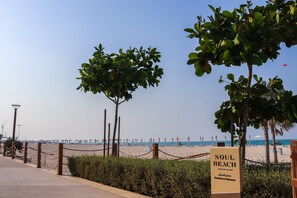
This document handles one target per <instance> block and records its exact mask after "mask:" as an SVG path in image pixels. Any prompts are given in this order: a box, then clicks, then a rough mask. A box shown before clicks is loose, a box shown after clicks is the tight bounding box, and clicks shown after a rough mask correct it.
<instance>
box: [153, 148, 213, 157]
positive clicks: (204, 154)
mask: <svg viewBox="0 0 297 198" xmlns="http://www.w3.org/2000/svg"><path fill="white" fill-rule="evenodd" d="M158 150H159V151H160V152H161V153H163V154H165V155H168V156H170V157H174V158H178V160H181V159H190V158H198V157H204V156H207V155H209V154H210V153H199V154H195V155H190V156H185V157H184V156H177V155H172V154H169V153H167V152H165V151H162V150H160V149H158Z"/></svg>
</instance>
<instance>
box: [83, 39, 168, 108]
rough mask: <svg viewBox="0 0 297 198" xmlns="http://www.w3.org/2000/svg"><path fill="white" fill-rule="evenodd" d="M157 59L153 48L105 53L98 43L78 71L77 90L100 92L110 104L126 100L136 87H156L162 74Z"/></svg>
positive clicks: (157, 55)
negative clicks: (78, 83)
mask: <svg viewBox="0 0 297 198" xmlns="http://www.w3.org/2000/svg"><path fill="white" fill-rule="evenodd" d="M160 57H161V55H160V53H159V52H158V51H157V49H156V48H148V49H143V48H142V47H140V49H137V48H133V49H132V48H130V49H128V50H126V52H123V50H122V49H120V50H119V53H118V54H116V53H111V54H107V53H105V52H104V48H103V46H102V45H101V44H100V45H99V46H98V47H95V52H94V54H93V57H92V58H91V59H89V62H88V63H83V64H82V68H81V69H79V73H80V77H79V78H78V79H80V80H81V84H80V85H79V87H78V88H77V89H82V90H83V91H84V92H87V91H91V92H92V93H94V94H96V93H101V92H102V93H104V94H105V95H106V97H108V98H109V99H110V100H112V101H113V102H114V103H116V102H117V101H119V102H123V101H128V100H130V99H131V98H132V92H134V91H135V90H136V89H137V88H138V87H139V86H142V87H144V88H147V87H148V86H155V85H158V84H159V82H160V80H159V79H160V78H161V76H162V75H163V70H162V68H160V67H159V66H158V65H157V63H158V62H160ZM120 99H122V100H121V101H120Z"/></svg>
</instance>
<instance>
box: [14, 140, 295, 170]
mask: <svg viewBox="0 0 297 198" xmlns="http://www.w3.org/2000/svg"><path fill="white" fill-rule="evenodd" d="M210 148H211V146H164V147H159V158H160V159H177V158H178V157H187V156H192V155H197V154H202V153H209V152H210ZM246 148H247V150H246V159H249V160H253V161H257V162H265V147H264V146H247V147H246ZM102 149H103V146H102V145H87V144H64V149H63V156H64V158H63V163H64V166H63V174H66V175H68V174H70V172H69V170H68V168H67V165H66V164H67V157H69V156H78V155H94V154H95V155H103V151H102ZM36 150H37V144H36V143H29V145H28V157H27V158H28V162H30V163H33V164H36V161H37V151H36ZM41 150H42V154H41V167H42V168H46V169H48V170H55V171H56V170H57V161H58V144H42V146H41ZM277 151H278V161H279V162H291V159H290V154H291V151H290V147H289V146H277ZM110 153H111V151H110ZM22 155H23V154H22V153H17V156H19V158H20V159H21V158H22ZM152 155H153V154H152V151H151V148H150V147H149V146H121V147H120V156H123V157H134V158H136V157H137V158H152ZM192 159H193V160H208V159H209V155H206V156H203V157H199V158H192ZM270 159H271V162H273V151H272V146H270Z"/></svg>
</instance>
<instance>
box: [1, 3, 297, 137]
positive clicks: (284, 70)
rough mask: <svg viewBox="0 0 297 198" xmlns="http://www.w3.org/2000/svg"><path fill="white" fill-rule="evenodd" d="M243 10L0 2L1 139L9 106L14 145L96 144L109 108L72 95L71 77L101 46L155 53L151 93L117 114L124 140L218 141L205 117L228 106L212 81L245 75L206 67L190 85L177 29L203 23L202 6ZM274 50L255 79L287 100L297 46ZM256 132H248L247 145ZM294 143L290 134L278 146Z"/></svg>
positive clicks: (188, 43)
mask: <svg viewBox="0 0 297 198" xmlns="http://www.w3.org/2000/svg"><path fill="white" fill-rule="evenodd" d="M243 2H245V1H233V0H226V1H219V0H212V1H210V0H208V1H197V0H187V1H173V0H162V1H160V0H150V1H139V0H128V1H121V0H108V1H107V0H106V1H103V0H93V1H91V0H26V1H23V0H1V1H0V19H1V23H0V24H1V31H0V43H1V45H0V90H1V98H0V110H1V111H0V124H4V123H6V124H5V126H4V132H5V134H6V135H7V136H11V134H12V125H13V108H12V107H11V104H13V103H17V104H20V105H22V106H21V107H20V109H19V110H18V120H17V124H20V125H21V127H17V131H16V135H19V132H20V138H21V139H35V140H38V139H95V138H96V139H102V137H103V136H102V131H103V111H104V109H107V113H108V121H109V122H111V123H112V122H113V115H114V105H113V103H111V101H109V100H108V99H107V98H106V97H105V96H104V95H100V94H98V95H94V94H92V93H83V92H81V91H77V90H76V88H77V87H78V85H79V84H80V81H79V80H77V79H76V77H78V76H79V73H78V69H79V68H80V67H81V64H82V63H84V62H87V61H88V59H89V58H91V57H92V54H93V52H94V47H95V46H98V44H99V43H102V44H103V46H104V47H105V51H106V52H107V53H111V52H117V51H118V49H119V48H123V49H127V48H129V47H130V46H131V47H137V48H138V47H140V46H144V47H146V48H147V47H150V46H152V47H156V48H157V49H158V50H159V51H160V52H161V55H162V57H161V63H160V66H161V67H162V68H163V69H164V76H163V78H162V80H161V82H160V85H159V87H154V88H148V89H142V88H139V89H138V90H137V91H136V92H135V93H134V95H133V99H132V100H130V101H129V102H127V103H124V104H122V105H121V106H120V115H121V119H122V127H121V129H122V137H123V138H139V139H140V138H144V139H148V138H158V137H160V138H165V137H166V138H171V137H180V138H181V139H182V140H186V138H187V137H188V136H189V137H191V139H196V140H199V137H200V136H204V137H205V139H206V140H210V139H211V136H216V135H217V136H218V137H219V138H223V137H224V136H225V134H222V133H221V132H220V131H219V130H218V129H217V128H216V125H214V124H213V123H214V112H215V111H216V110H217V109H218V108H219V106H220V104H221V102H222V101H223V100H226V99H227V98H228V95H227V93H226V92H225V91H224V85H223V84H218V79H219V77H220V75H223V76H225V75H226V74H227V73H230V72H234V73H235V75H236V77H238V76H239V75H241V74H243V75H246V74H247V68H246V66H242V67H241V68H240V67H235V68H233V69H232V68H226V67H222V66H220V67H214V68H213V72H212V73H211V74H210V75H206V76H203V77H202V78H198V77H196V76H195V74H194V69H193V67H192V66H189V65H187V64H186V62H187V60H188V58H187V57H188V54H189V53H190V52H191V51H194V49H195V47H196V46H197V40H193V39H189V38H187V37H186V36H187V33H185V32H184V30H183V29H184V28H187V27H193V24H194V23H195V22H196V16H197V15H202V16H204V17H207V16H208V15H210V14H211V12H210V9H209V8H208V6H207V5H208V4H211V5H214V6H215V7H217V6H222V8H223V9H233V8H234V7H235V6H238V5H239V4H240V3H243ZM263 3H265V0H263V1H254V4H263ZM283 48H284V49H282V51H281V55H280V56H279V58H278V59H277V60H275V61H274V62H269V63H267V64H265V65H263V66H262V67H260V68H255V69H254V71H255V73H257V74H258V75H259V76H262V77H263V78H264V79H268V78H269V77H274V76H276V75H278V76H279V77H281V78H282V79H283V80H284V84H285V88H286V89H288V90H292V91H293V92H294V93H295V94H296V91H297V86H296V85H297V83H296V82H297V79H296V70H297V68H296V67H297V65H296V63H295V61H294V58H295V57H294V56H296V49H297V48H296V47H294V48H290V49H286V48H285V47H283ZM284 63H286V64H288V66H287V67H284V66H282V65H283V64H284ZM19 129H20V131H19ZM262 133H263V132H262V130H254V129H250V130H249V134H251V137H252V138H253V137H254V136H255V135H258V134H262ZM295 137H296V131H295V129H294V130H291V131H290V132H289V133H286V134H285V136H283V137H282V138H295Z"/></svg>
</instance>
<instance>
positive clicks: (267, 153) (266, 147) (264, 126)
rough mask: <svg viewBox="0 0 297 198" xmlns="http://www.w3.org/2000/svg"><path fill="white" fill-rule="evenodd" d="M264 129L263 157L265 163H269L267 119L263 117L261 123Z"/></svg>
mask: <svg viewBox="0 0 297 198" xmlns="http://www.w3.org/2000/svg"><path fill="white" fill-rule="evenodd" d="M262 125H263V129H264V137H265V157H266V163H267V164H270V154H269V135H268V121H267V120H266V119H265V120H264V121H263V123H262Z"/></svg>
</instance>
